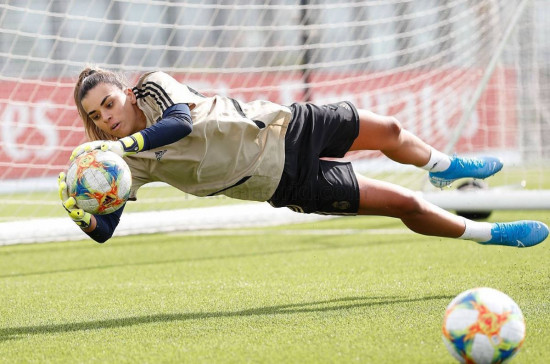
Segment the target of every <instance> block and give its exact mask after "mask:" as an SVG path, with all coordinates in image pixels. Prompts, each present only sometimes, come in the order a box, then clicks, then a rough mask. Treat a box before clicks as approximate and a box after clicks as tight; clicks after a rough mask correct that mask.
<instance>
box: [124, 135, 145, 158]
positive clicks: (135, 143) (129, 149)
mask: <svg viewBox="0 0 550 364" xmlns="http://www.w3.org/2000/svg"><path fill="white" fill-rule="evenodd" d="M119 142H120V143H121V144H122V149H124V152H125V153H137V152H140V151H141V150H142V149H143V146H144V144H145V141H144V140H143V135H142V134H141V133H140V132H137V133H134V134H132V135H130V136H127V137H124V138H122V139H120V140H119Z"/></svg>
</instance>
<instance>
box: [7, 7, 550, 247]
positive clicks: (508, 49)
mask: <svg viewBox="0 0 550 364" xmlns="http://www.w3.org/2000/svg"><path fill="white" fill-rule="evenodd" d="M546 12H547V2H546V1H545V0H479V1H470V0H448V1H435V0H415V1H410V0H391V1H371V0H363V1H361V0H359V1H351V0H350V1H336V0H293V1H290V0H277V1H269V2H256V1H237V0H234V1H233V0H231V1H211V0H190V1H185V2H180V1H167V0H166V1H160V0H127V1H122V0H96V1H92V2H85V1H78V0H32V1H31V0H8V1H5V2H2V3H1V4H0V85H1V88H0V203H1V204H2V205H3V207H4V208H3V209H2V212H0V231H8V230H10V229H12V230H15V231H19V232H18V233H16V234H24V233H25V231H24V229H21V228H19V227H16V228H14V226H16V225H17V224H21V222H22V221H24V220H27V219H33V221H36V222H37V223H38V221H40V220H41V219H44V218H48V219H52V218H53V219H57V218H59V219H66V215H65V212H64V211H63V210H62V209H61V207H60V203H59V200H58V197H57V191H56V176H57V174H58V173H59V171H61V170H63V169H65V168H66V167H67V162H68V157H69V155H70V153H71V151H72V149H73V148H74V147H75V146H76V145H78V144H80V143H82V142H84V141H85V136H84V131H83V128H82V123H81V122H80V121H79V118H78V115H77V112H76V108H75V106H74V102H73V100H72V92H73V86H74V82H75V81H76V78H77V76H78V74H79V72H80V71H81V70H82V69H83V68H84V67H85V66H87V65H90V64H91V65H96V66H99V67H103V68H106V69H110V70H115V71H121V72H123V73H124V74H125V75H126V76H127V78H128V79H129V80H130V81H131V82H135V80H136V79H137V78H138V77H139V75H140V74H142V73H143V72H147V71H151V70H163V71H165V72H167V73H169V74H171V75H173V76H174V77H175V78H176V79H178V81H180V82H183V83H186V84H189V85H190V86H191V87H193V88H194V89H196V90H199V91H200V92H201V93H203V94H206V95H211V94H214V93H217V94H222V95H228V96H231V97H232V98H235V99H240V100H243V101H249V100H253V99H268V100H271V101H273V102H277V103H281V104H285V105H288V104H290V103H292V102H304V101H312V102H315V103H330V102H337V101H341V100H349V101H351V102H353V103H354V104H355V105H356V106H357V107H358V108H364V109H369V110H372V111H374V112H377V113H380V114H386V115H394V116H396V117H397V118H398V119H399V120H400V122H401V123H402V124H403V125H404V127H405V128H407V129H408V130H410V131H411V132H412V133H414V134H416V135H418V136H419V137H421V138H422V139H424V140H426V141H427V142H428V143H430V144H431V145H433V146H434V147H436V148H438V149H440V150H444V151H447V152H449V153H457V154H461V155H481V154H490V155H494V156H498V157H500V158H502V159H503V161H504V163H505V167H504V168H503V170H502V171H501V172H500V173H499V174H497V175H496V176H494V177H491V178H490V179H488V180H487V181H486V182H487V183H488V184H489V190H487V191H485V192H484V195H483V199H480V198H479V195H477V196H476V194H475V193H470V192H471V191H470V192H460V194H459V192H457V191H455V190H454V189H445V190H443V191H440V190H437V189H434V188H432V187H431V186H430V185H429V183H427V175H426V173H425V171H422V170H418V169H417V168H413V167H410V166H401V165H397V164H396V163H394V162H392V161H390V160H388V159H387V158H386V157H384V156H383V155H382V154H381V153H379V152H375V151H372V152H354V153H349V154H348V155H347V156H346V158H347V159H348V160H350V161H352V163H353V164H354V167H355V169H356V170H357V171H358V172H360V173H363V174H365V175H368V176H370V177H373V178H379V179H383V180H386V181H390V182H393V183H398V184H401V185H404V186H406V187H408V188H410V189H413V190H415V191H418V193H422V194H423V195H424V196H425V197H426V198H428V199H429V200H431V201H433V202H435V203H436V204H440V205H442V206H444V207H445V208H447V209H450V210H456V209H457V208H463V207H464V204H466V205H467V206H470V207H471V208H472V209H473V208H475V206H477V205H479V203H480V201H481V200H482V201H483V204H482V205H481V206H480V209H484V208H486V209H529V208H537V209H549V208H550V199H548V198H547V196H548V194H547V193H548V192H547V191H549V190H550V110H549V107H548V105H550V86H549V85H550V82H549V81H550V62H548V60H549V59H550V37H548V36H547V34H548V32H549V31H550V19H548V18H547V17H546V16H545V14H546ZM537 196H538V197H537ZM453 201H454V202H453ZM533 201H536V202H537V203H533ZM233 202H234V201H231V200H229V199H226V198H214V199H204V200H203V199H201V200H199V199H197V198H194V197H193V196H189V195H185V194H182V193H180V192H178V191H175V190H173V189H172V188H169V187H167V186H163V185H161V186H158V185H156V186H154V187H151V188H147V187H144V188H142V189H140V191H139V193H138V202H136V203H129V204H128V206H127V208H126V210H125V214H124V215H127V213H139V214H142V213H147V212H150V213H151V215H150V218H146V219H144V221H149V222H150V223H151V225H152V226H153V227H154V225H155V224H157V225H159V223H158V220H155V219H159V218H161V217H160V216H162V214H163V211H169V210H179V209H182V208H190V207H192V208H195V207H199V206H203V205H205V206H217V205H220V204H224V205H227V204H232V203H233ZM140 216H141V215H140ZM155 216H157V217H155ZM294 216H296V214H294ZM123 218H124V216H123ZM291 219H292V218H291ZM297 219H298V218H297V217H296V221H297ZM45 221H47V223H46V226H50V225H49V224H50V223H51V220H45ZM9 224H11V225H9ZM177 225H178V224H177V223H176V224H175V226H174V229H175V230H177V229H178V226H177ZM17 226H19V225H17ZM52 226H53V225H52ZM8 228H9V229H8ZM52 229H53V227H52ZM74 229H78V228H77V227H76V226H75V227H74ZM164 229H166V228H164ZM10 231H11V230H10ZM75 231H76V232H77V233H80V232H79V231H78V230H75ZM131 231H132V230H131V229H130V232H129V233H131ZM135 231H136V232H139V231H138V230H135ZM147 231H154V229H153V228H152V229H151V230H147ZM0 238H2V239H3V238H4V237H3V236H0ZM6 239H7V238H6ZM16 239H17V237H16V238H15V239H14V240H16ZM26 239H27V240H25V241H26V242H28V241H34V240H33V239H36V241H38V240H40V237H36V238H31V239H30V240H29V238H26ZM47 239H51V238H50V237H48V238H47ZM1 244H2V242H1V241H0V245H1Z"/></svg>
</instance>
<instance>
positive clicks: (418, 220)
mask: <svg viewBox="0 0 550 364" xmlns="http://www.w3.org/2000/svg"><path fill="white" fill-rule="evenodd" d="M357 180H358V182H359V214H360V215H380V216H389V217H396V218H399V219H401V221H403V223H404V224H405V225H406V226H407V227H408V228H409V229H411V230H412V231H414V232H416V233H419V234H424V235H433V236H443V237H449V238H458V237H460V236H461V235H462V234H463V233H464V230H465V221H464V219H463V218H462V217H459V216H456V215H454V214H452V213H450V212H448V211H446V210H443V209H441V208H439V207H437V206H435V205H433V204H431V203H429V202H428V201H425V200H423V199H421V198H420V197H418V196H417V195H415V194H414V193H413V192H412V191H410V190H408V189H406V188H404V187H400V186H397V185H393V184H391V183H387V182H382V181H377V180H373V179H370V178H367V177H364V176H361V175H357Z"/></svg>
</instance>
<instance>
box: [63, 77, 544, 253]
mask: <svg viewBox="0 0 550 364" xmlns="http://www.w3.org/2000/svg"><path fill="white" fill-rule="evenodd" d="M74 99H75V103H76V106H77V109H78V112H79V114H80V117H81V118H82V120H83V123H84V129H85V131H86V135H87V137H88V138H89V140H90V142H87V143H84V144H82V145H80V146H78V147H77V148H75V150H74V151H73V153H72V155H71V160H72V159H74V158H76V157H77V156H78V155H79V154H81V153H83V152H85V151H89V150H92V149H103V150H110V151H113V152H115V153H117V154H118V155H120V156H122V157H123V158H124V160H125V161H126V162H127V164H128V166H129V167H130V170H131V172H132V187H131V191H130V199H129V201H132V200H136V199H137V191H138V189H139V188H140V187H141V186H143V185H145V184H147V183H149V182H157V181H162V182H165V183H167V184H169V185H171V186H174V187H175V188H178V189H179V190H181V191H184V192H186V193H190V194H193V195H196V196H216V195H226V196H229V197H232V198H237V199H243V200H253V201H267V202H269V203H270V204H271V205H272V206H273V207H288V208H290V209H292V210H293V211H295V212H298V213H315V214H323V215H380V216H389V217H393V218H398V219H400V220H401V221H402V222H403V223H404V224H405V225H406V226H407V227H408V228H409V229H410V230H412V231H414V232H416V233H419V234H424V235H431V236H440V237H448V238H457V239H465V240H472V241H476V242H478V243H480V244H487V245H506V246H517V247H530V246H533V245H537V244H539V243H541V242H543V241H544V240H545V239H546V238H547V236H548V227H547V226H546V225H545V224H544V223H542V222H540V221H531V220H522V221H514V222H501V223H488V222H478V221H472V220H469V219H466V218H463V217H460V216H457V215H455V214H453V213H451V212H449V211H446V210H444V209H442V208H439V207H437V206H435V205H433V204H432V203H430V202H428V201H426V200H424V199H422V198H421V197H420V196H418V195H417V194H415V193H413V192H412V191H410V190H408V189H406V188H404V187H401V186H397V185H394V184H391V183H387V182H383V181H379V180H375V179H371V178H368V177H365V176H363V175H360V174H356V173H355V172H354V170H353V167H352V165H351V163H349V162H345V161H342V160H339V158H342V157H344V155H345V154H346V153H347V152H349V151H358V150H379V151H381V152H382V153H383V154H385V155H386V156H387V157H389V158H390V159H392V160H394V161H396V162H399V163H402V164H410V165H414V166H416V167H419V168H422V169H424V170H426V172H427V173H428V174H429V180H430V182H431V183H432V184H433V185H435V186H437V187H444V186H448V185H450V184H451V183H452V182H453V181H455V180H457V179H459V178H465V177H471V178H479V179H484V178H487V177H490V176H492V175H494V174H495V173H497V172H499V171H500V170H501V169H502V162H501V161H500V160H499V159H498V158H494V157H490V156H485V157H478V158H464V157H460V156H448V155H446V154H444V153H442V152H440V151H438V150H436V149H434V148H433V147H431V146H430V145H428V144H426V143H425V142H424V141H422V140H421V139H419V138H418V137H417V136H415V135H413V134H412V133H410V132H408V131H407V130H405V129H404V128H403V127H402V125H401V124H400V123H399V121H398V120H397V119H396V118H395V117H392V116H383V115H378V114H375V113H373V112H371V111H368V110H363V109H357V108H356V107H355V106H354V105H353V104H352V103H350V102H347V101H342V102H338V103H334V104H328V105H316V104H312V103H294V104H292V105H290V106H284V105H279V104H275V103H272V102H269V101H263V100H257V101H252V102H247V103H244V102H241V101H238V100H235V99H232V98H229V97H224V96H220V95H215V96H211V97H206V96H203V95H201V94H200V93H199V92H197V91H195V90H194V89H192V88H191V87H189V86H187V85H184V84H181V83H179V82H178V81H177V80H175V79H174V78H172V77H171V76H169V75H168V74H166V73H164V72H149V73H145V74H143V75H142V76H141V78H140V79H139V81H138V82H137V84H136V85H135V86H133V87H132V86H130V85H128V84H127V82H126V81H125V79H124V78H123V77H122V75H121V74H118V73H115V72H111V71H107V70H102V69H92V68H86V69H84V70H83V71H82V72H81V74H80V76H79V79H78V81H77V83H76V86H75V89H74ZM325 158H330V159H325ZM58 184H59V193H60V197H61V200H62V204H63V207H64V208H65V209H66V210H67V212H68V214H69V216H70V217H71V218H72V219H73V220H74V221H75V223H76V224H78V225H79V226H80V228H81V229H82V230H83V231H84V232H85V233H86V234H88V235H89V236H90V237H91V238H92V239H94V240H95V241H97V242H100V243H102V242H105V241H107V240H108V239H109V238H111V236H112V235H113V233H114V231H115V229H116V226H117V224H118V223H119V220H120V216H121V214H122V213H123V211H124V207H122V208H120V209H119V210H117V211H115V212H113V213H110V214H106V215H91V214H89V213H87V212H85V211H84V210H82V209H80V208H79V207H78V205H77V204H76V201H75V200H74V198H72V197H69V196H68V193H67V184H66V182H65V174H64V173H61V174H60V176H59V181H58ZM182 224H185V221H182Z"/></svg>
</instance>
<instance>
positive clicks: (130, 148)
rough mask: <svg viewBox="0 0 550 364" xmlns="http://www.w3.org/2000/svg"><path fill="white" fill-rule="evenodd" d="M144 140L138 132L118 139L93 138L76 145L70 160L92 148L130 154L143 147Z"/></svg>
mask: <svg viewBox="0 0 550 364" xmlns="http://www.w3.org/2000/svg"><path fill="white" fill-rule="evenodd" d="M143 146H144V140H143V135H142V134H141V133H140V132H137V133H134V134H132V135H130V136H127V137H124V138H122V139H120V140H116V141H113V140H94V141H92V142H87V143H84V144H81V145H79V146H78V147H76V148H75V149H74V150H73V152H72V153H71V157H70V161H71V162H72V161H73V160H74V159H75V158H76V157H78V156H79V155H80V154H82V153H84V152H89V151H91V150H94V149H101V150H102V151H104V152H106V151H111V152H114V153H116V154H117V155H119V156H120V157H125V156H127V155H130V154H135V153H137V152H139V151H141V150H142V149H143Z"/></svg>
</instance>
